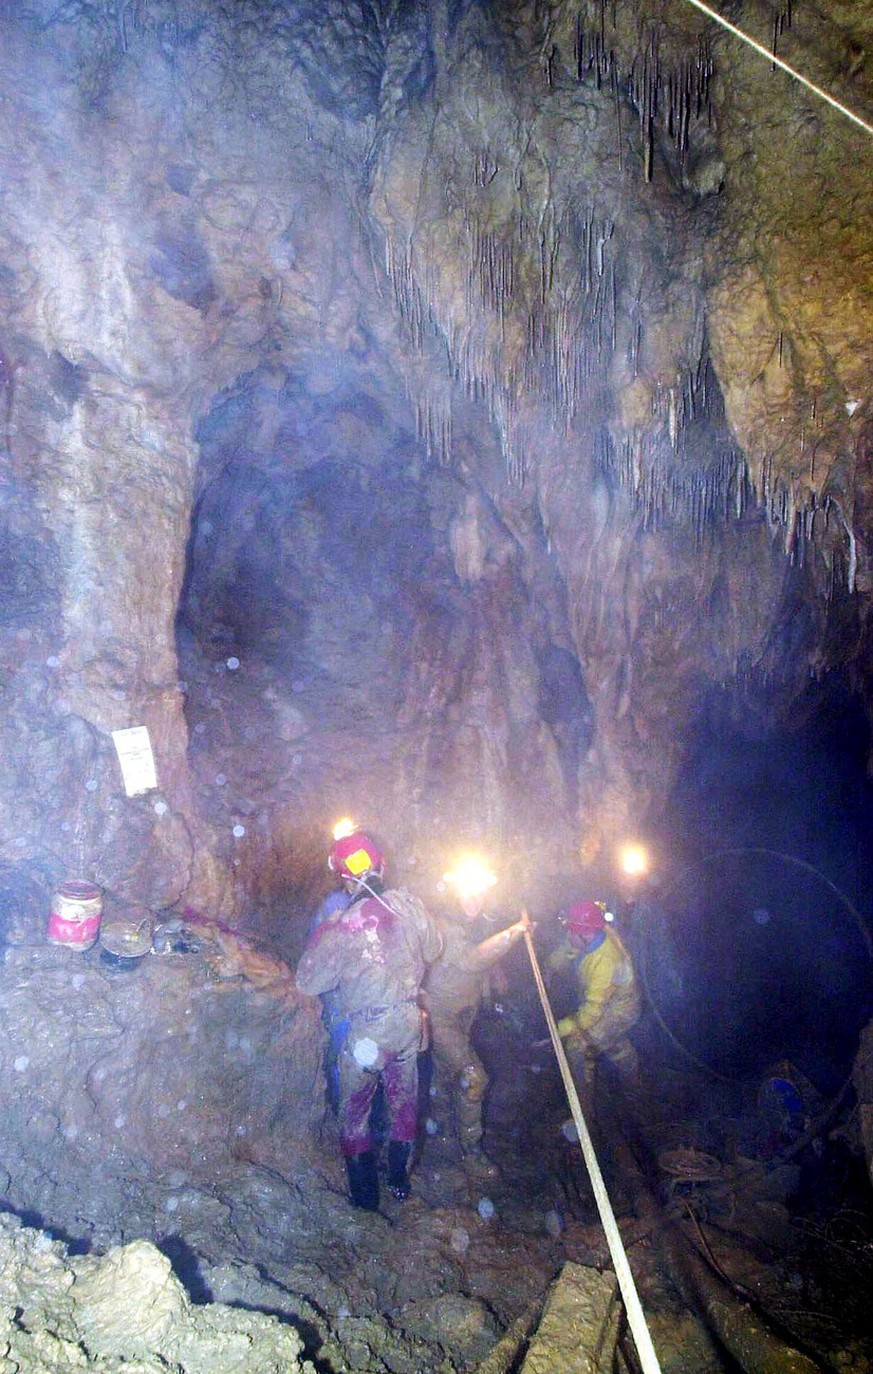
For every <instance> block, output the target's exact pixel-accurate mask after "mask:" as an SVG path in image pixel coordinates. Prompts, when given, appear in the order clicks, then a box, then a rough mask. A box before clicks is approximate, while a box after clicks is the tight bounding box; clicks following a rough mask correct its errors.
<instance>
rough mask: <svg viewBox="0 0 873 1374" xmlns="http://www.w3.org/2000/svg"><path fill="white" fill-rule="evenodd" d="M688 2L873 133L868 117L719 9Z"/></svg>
mask: <svg viewBox="0 0 873 1374" xmlns="http://www.w3.org/2000/svg"><path fill="white" fill-rule="evenodd" d="M688 4H689V5H693V6H694V8H695V9H698V10H701V11H702V13H703V14H708V15H709V17H710V19H714V20H715V21H716V23H717V24H721V26H722V28H725V29H727V31H728V33H732V34H733V35H734V37H735V38H741V39H742V40H743V42H744V43H748V45H749V47H750V48H754V49H755V51H756V52H759V53H760V54H761V56H762V57H766V59H767V61H768V62H772V63H774V65H775V66H777V67H781V68H782V71H783V72H787V73H788V75H789V76H793V77H794V79H795V81H799V82H800V84H801V85H802V86H806V88H807V90H809V91H812V92H814V94H815V95H817V96H819V97H820V98H821V99H822V100H826V101H827V103H828V104H829V105H833V107H834V109H835V110H839V112H840V114H844V115H845V116H846V118H847V119H851V121H852V123H853V124H857V125H858V127H859V128H861V129H863V130H864V131H865V132H866V133H868V134H873V124H868V123H867V121H866V119H862V118H861V116H860V115H856V114H855V113H854V111H853V110H850V109H849V107H848V106H847V105H843V104H841V103H840V101H839V100H835V99H834V97H833V96H832V95H828V93H827V91H823V90H822V88H821V86H816V84H815V82H814V81H810V80H809V78H808V77H806V76H803V75H802V74H801V73H800V72H799V71H796V70H795V68H794V67H790V66H789V65H788V63H787V62H783V61H782V58H781V57H777V56H776V54H775V53H774V52H770V50H769V49H768V48H765V47H764V45H763V43H759V42H758V41H757V39H755V38H751V37H750V36H749V35H748V34H747V33H744V32H743V30H742V29H738V28H737V26H736V25H735V24H731V23H730V21H729V20H727V19H724V18H723V17H722V16H721V15H720V14H719V13H718V11H717V10H714V9H710V7H709V5H704V3H703V0H688Z"/></svg>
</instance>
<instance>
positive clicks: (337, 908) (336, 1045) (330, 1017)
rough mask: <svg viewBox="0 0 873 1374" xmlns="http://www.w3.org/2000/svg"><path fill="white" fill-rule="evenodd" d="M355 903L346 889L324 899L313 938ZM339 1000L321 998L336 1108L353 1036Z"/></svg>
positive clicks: (312, 925) (331, 1096) (330, 1087)
mask: <svg viewBox="0 0 873 1374" xmlns="http://www.w3.org/2000/svg"><path fill="white" fill-rule="evenodd" d="M351 900H352V899H351V896H350V895H349V893H348V892H346V891H345V890H344V889H343V888H337V889H335V890H334V891H333V892H328V894H327V896H326V897H322V899H321V901H320V902H319V903H318V906H317V907H316V908H315V912H314V914H313V917H312V920H311V922H310V924H309V934H310V936H311V935H312V932H313V931H314V930H317V929H318V927H319V926H321V925H324V923H325V921H329V920H330V918H331V917H332V916H336V915H338V914H339V912H341V911H345V909H346V907H348V906H349V905H350V904H351ZM339 1000H340V995H339V989H337V988H334V989H333V990H332V991H331V992H323V993H322V994H321V1016H322V1020H323V1021H324V1028H325V1030H326V1031H327V1033H328V1037H329V1043H328V1048H327V1054H326V1056H325V1073H326V1076H327V1093H328V1101H329V1102H330V1103H331V1105H332V1106H333V1107H334V1108H335V1107H336V1105H337V1103H338V1101H339V1067H338V1058H339V1054H340V1051H341V1050H342V1047H343V1045H344V1044H345V1042H346V1036H347V1035H348V1033H349V1018H348V1017H347V1016H341V1015H340V1011H339Z"/></svg>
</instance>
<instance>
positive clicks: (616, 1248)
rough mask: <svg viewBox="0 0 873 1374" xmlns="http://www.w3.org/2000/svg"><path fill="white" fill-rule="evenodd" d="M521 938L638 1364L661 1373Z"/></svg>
mask: <svg viewBox="0 0 873 1374" xmlns="http://www.w3.org/2000/svg"><path fill="white" fill-rule="evenodd" d="M524 942H525V944H526V945H527V952H528V955H529V956H530V963H531V968H532V969H533V975H534V979H535V980H536V985H537V992H538V993H539V995H540V1001H541V1002H542V1004H543V1012H544V1013H545V1017H546V1024H547V1025H548V1028H549V1035H550V1037H551V1041H552V1048H553V1049H554V1051H555V1057H556V1058H557V1061H558V1068H559V1069H560V1070H561V1078H562V1079H563V1081H564V1089H565V1091H566V1093H567V1101H568V1102H569V1104H570V1111H571V1112H572V1113H573V1121H574V1124H575V1126H576V1131H577V1134H578V1136H579V1144H580V1146H581V1148H582V1154H583V1157H584V1159H585V1164H586V1167H587V1169H588V1176H589V1178H590V1179H591V1187H592V1190H593V1192H594V1200H595V1202H596V1203H597V1210H598V1212H599V1213H600V1220H601V1221H602V1223H603V1229H604V1231H605V1233H606V1243H607V1245H608V1246H609V1253H610V1255H611V1257H612V1264H613V1268H614V1269H615V1276H616V1278H617V1279H618V1286H619V1290H620V1292H621V1296H622V1298H623V1300H624V1307H625V1311H626V1312H627V1320H628V1326H629V1327H630V1329H631V1335H632V1336H633V1338H634V1344H635V1345H636V1348H637V1355H638V1356H639V1361H640V1365H641V1367H642V1370H643V1374H661V1366H660V1364H659V1363H658V1357H657V1355H656V1354H655V1347H654V1346H653V1345H652V1337H651V1335H650V1333H649V1328H648V1325H647V1323H646V1318H645V1316H644V1314H643V1309H642V1304H641V1303H640V1299H639V1294H638V1293H637V1288H636V1284H635V1283H634V1276H633V1274H632V1273H631V1268H630V1265H629V1264H628V1258H627V1251H626V1250H625V1248H624V1243H623V1241H622V1238H621V1234H620V1232H619V1229H618V1225H617V1223H616V1220H615V1213H614V1212H613V1210H612V1203H611V1202H610V1201H609V1194H608V1193H607V1191H606V1185H605V1183H604V1182H603V1175H602V1174H601V1172H600V1165H599V1164H598V1163H597V1155H596V1154H595V1153H594V1146H593V1144H592V1142H591V1136H590V1134H589V1131H588V1127H587V1125H586V1124H585V1118H584V1116H583V1115H582V1108H581V1106H580V1104H579V1094H578V1093H577V1091H576V1084H575V1083H574V1082H573V1075H572V1074H571V1073H570V1065H569V1064H568V1063H567V1056H566V1054H565V1052H564V1046H563V1045H562V1044H561V1037H560V1036H559V1035H558V1027H557V1025H556V1024H555V1017H554V1015H553V1013H552V1008H551V1005H550V1003H549V997H548V993H547V992H546V987H545V983H544V982H543V975H542V973H541V971H540V966H539V961H538V960H537V956H536V950H535V949H534V946H533V940H532V939H531V937H530V931H528V930H525V932H524Z"/></svg>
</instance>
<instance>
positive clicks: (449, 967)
mask: <svg viewBox="0 0 873 1374" xmlns="http://www.w3.org/2000/svg"><path fill="white" fill-rule="evenodd" d="M481 905H482V904H481V900H480V898H479V897H478V896H474V897H473V898H471V899H468V900H464V899H463V898H461V899H459V904H458V907H457V908H453V909H452V910H451V911H447V912H444V913H441V914H440V917H439V922H438V924H439V928H440V933H441V934H442V937H443V952H442V954H441V955H440V957H439V959H438V960H437V961H436V963H435V964H433V966H432V967H431V969H430V970H429V972H428V975H427V978H426V980H425V1000H426V1004H427V1009H428V1015H429V1017H430V1028H431V1037H432V1050H433V1057H434V1068H435V1072H436V1075H437V1079H438V1080H439V1079H443V1080H444V1081H445V1083H446V1085H447V1086H448V1087H449V1091H450V1093H451V1097H452V1105H453V1108H454V1113H455V1118H456V1124H457V1131H458V1140H459V1144H460V1146H461V1151H462V1154H463V1156H464V1164H465V1167H467V1168H468V1169H470V1170H472V1171H474V1172H477V1173H481V1174H492V1175H493V1174H496V1172H497V1171H496V1169H495V1168H494V1166H493V1165H492V1164H491V1162H490V1160H489V1159H488V1157H487V1156H486V1155H485V1153H484V1151H483V1149H482V1107H483V1100H484V1097H485V1093H486V1090H487V1088H488V1075H487V1073H486V1072H485V1066H484V1065H483V1063H482V1060H481V1059H480V1058H479V1056H478V1054H477V1053H476V1051H475V1050H474V1049H473V1046H472V1045H471V1044H470V1031H471V1028H472V1025H473V1022H474V1020H475V1018H476V1013H477V1011H478V1010H479V1004H480V1002H481V1000H482V994H483V981H484V975H485V974H486V973H487V971H488V970H489V969H490V968H493V967H494V965H495V964H496V963H498V962H499V960H501V959H502V958H504V956H505V955H507V954H508V953H509V951H510V950H511V949H512V948H513V946H514V945H516V944H517V943H518V941H519V940H520V939H521V938H522V935H523V934H524V931H525V929H528V930H530V929H532V928H533V927H532V923H531V922H530V920H529V918H528V916H527V913H526V912H525V913H523V915H522V917H521V919H520V920H518V921H516V922H515V923H514V924H513V925H511V926H507V928H506V929H505V930H501V931H498V932H497V934H496V935H490V936H488V938H487V939H485V940H479V941H477V940H476V938H475V936H474V933H473V929H472V927H473V923H474V922H475V921H476V919H477V917H478V916H479V915H480V914H481Z"/></svg>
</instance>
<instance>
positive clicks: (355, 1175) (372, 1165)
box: [346, 1150, 379, 1212]
mask: <svg viewBox="0 0 873 1374" xmlns="http://www.w3.org/2000/svg"><path fill="white" fill-rule="evenodd" d="M346 1168H347V1169H348V1171H349V1193H350V1194H351V1199H352V1203H353V1205H354V1206H355V1207H360V1208H361V1210H362V1211H364V1212H375V1211H378V1208H379V1174H378V1172H377V1170H376V1156H375V1155H374V1154H373V1151H372V1150H365V1151H364V1153H363V1154H360V1155H352V1157H351V1159H347V1160H346Z"/></svg>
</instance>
